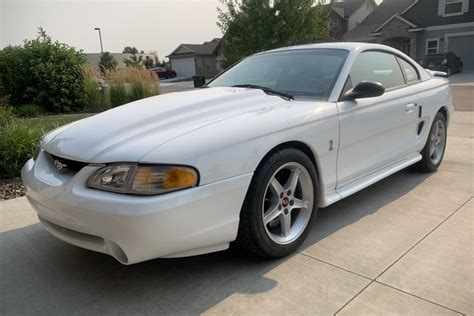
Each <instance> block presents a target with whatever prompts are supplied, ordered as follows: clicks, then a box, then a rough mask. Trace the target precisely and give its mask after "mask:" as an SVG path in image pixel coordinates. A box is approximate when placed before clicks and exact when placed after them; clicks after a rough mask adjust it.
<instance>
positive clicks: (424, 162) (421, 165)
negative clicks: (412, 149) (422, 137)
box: [415, 112, 447, 172]
mask: <svg viewBox="0 0 474 316" xmlns="http://www.w3.org/2000/svg"><path fill="white" fill-rule="evenodd" d="M438 121H442V123H443V125H444V137H445V138H444V144H443V151H442V155H441V158H440V159H439V162H437V163H433V160H432V158H431V155H430V141H431V135H432V133H433V130H434V128H435V125H436V124H437V122H438ZM446 127H447V126H446V118H445V117H444V115H443V114H442V113H440V112H438V113H437V114H436V116H435V118H434V120H433V124H432V125H431V128H430V133H429V135H428V139H427V140H426V144H425V146H424V147H423V149H422V150H421V152H420V154H421V156H422V158H421V160H420V161H419V162H417V163H416V164H415V168H416V169H417V170H418V171H421V172H435V171H436V170H438V168H439V166H440V165H441V163H442V162H443V157H444V152H445V151H446V144H447V128H446Z"/></svg>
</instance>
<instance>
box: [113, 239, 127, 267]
mask: <svg viewBox="0 0 474 316" xmlns="http://www.w3.org/2000/svg"><path fill="white" fill-rule="evenodd" d="M108 244H109V249H110V251H111V252H112V255H113V256H114V257H115V259H117V260H118V261H120V263H122V264H128V257H127V255H126V254H125V252H124V251H123V250H122V248H120V246H119V245H117V244H116V243H114V242H111V241H109V242H108Z"/></svg>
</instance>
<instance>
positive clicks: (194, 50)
mask: <svg viewBox="0 0 474 316" xmlns="http://www.w3.org/2000/svg"><path fill="white" fill-rule="evenodd" d="M220 42H221V39H220V38H214V39H212V40H211V41H209V42H204V43H202V44H180V45H179V46H178V47H177V48H176V49H175V50H174V51H173V52H172V53H171V54H169V55H168V56H166V57H169V56H176V55H183V54H195V55H212V54H214V53H215V51H216V50H217V49H218V47H219V44H220Z"/></svg>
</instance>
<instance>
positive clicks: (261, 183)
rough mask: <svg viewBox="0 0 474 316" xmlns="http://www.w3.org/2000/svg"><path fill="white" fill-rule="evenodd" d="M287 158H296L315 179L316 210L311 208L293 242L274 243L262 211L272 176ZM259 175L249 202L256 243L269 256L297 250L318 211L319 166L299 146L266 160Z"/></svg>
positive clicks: (282, 254)
mask: <svg viewBox="0 0 474 316" xmlns="http://www.w3.org/2000/svg"><path fill="white" fill-rule="evenodd" d="M288 162H296V163H299V164H301V165H302V166H303V167H304V168H305V169H306V170H307V171H308V173H309V175H310V177H311V181H312V182H313V194H314V203H313V210H312V212H311V217H310V219H309V221H308V224H307V226H306V228H305V230H304V231H303V233H302V234H301V235H300V236H299V237H298V238H297V239H296V240H294V241H293V242H291V243H289V244H286V245H281V244H277V243H275V242H274V241H273V240H272V239H270V237H269V236H268V235H267V232H266V230H265V226H264V224H263V212H262V203H263V199H264V196H265V193H266V189H267V186H268V183H269V181H270V179H271V178H272V176H273V174H274V173H275V172H276V171H277V170H278V168H280V167H281V166H282V165H284V164H286V163H288ZM259 171H260V172H259V173H258V174H257V175H256V177H255V178H254V179H253V180H252V185H251V187H252V188H251V190H250V191H249V194H250V196H248V198H249V199H251V201H250V203H249V206H250V209H251V220H250V225H251V231H252V232H253V234H254V235H255V236H256V237H257V240H256V242H257V246H258V247H259V248H260V250H261V251H263V252H264V253H266V254H268V255H269V256H275V257H279V256H284V255H287V254H289V253H291V252H293V251H295V250H296V249H297V248H298V247H299V246H300V245H301V243H302V242H303V241H304V240H305V238H306V236H307V235H308V233H309V231H310V229H311V225H312V222H313V220H314V218H315V216H316V213H317V187H318V177H317V173H316V169H315V167H314V164H313V163H312V161H311V160H310V159H309V158H308V157H307V156H306V155H305V154H304V153H303V152H301V151H299V150H296V149H284V150H282V151H279V152H277V153H276V154H275V155H272V156H270V157H269V159H268V161H267V164H263V166H262V170H259Z"/></svg>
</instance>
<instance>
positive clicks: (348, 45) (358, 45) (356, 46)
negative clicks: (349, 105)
mask: <svg viewBox="0 0 474 316" xmlns="http://www.w3.org/2000/svg"><path fill="white" fill-rule="evenodd" d="M317 48H320V49H344V50H348V51H355V50H367V49H380V50H386V51H392V52H398V51H397V50H396V49H394V48H392V47H390V46H387V45H382V44H373V43H362V42H338V43H320V44H305V45H296V46H288V47H282V48H276V49H272V50H268V51H265V52H261V53H257V54H255V55H259V54H265V53H272V52H282V51H290V50H300V49H301V50H303V49H317Z"/></svg>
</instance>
